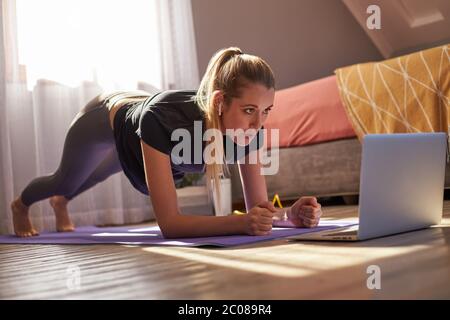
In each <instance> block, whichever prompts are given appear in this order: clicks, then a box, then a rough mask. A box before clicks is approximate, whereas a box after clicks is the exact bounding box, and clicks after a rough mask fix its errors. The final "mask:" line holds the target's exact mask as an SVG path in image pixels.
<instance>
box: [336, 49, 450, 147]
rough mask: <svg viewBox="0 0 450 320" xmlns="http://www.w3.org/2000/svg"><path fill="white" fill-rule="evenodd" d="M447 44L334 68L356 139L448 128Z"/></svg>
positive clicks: (449, 63) (449, 79)
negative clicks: (394, 56)
mask: <svg viewBox="0 0 450 320" xmlns="http://www.w3.org/2000/svg"><path fill="white" fill-rule="evenodd" d="M449 49H450V45H444V46H439V47H435V48H431V49H427V50H423V51H419V52H415V53H412V54H408V55H405V56H401V57H397V58H393V59H389V60H385V61H380V62H370V63H362V64H356V65H352V66H348V67H344V68H339V69H336V70H335V73H336V76H337V83H338V87H339V94H340V96H341V99H342V102H343V104H344V108H345V110H346V112H347V114H348V116H349V118H350V120H351V122H352V125H353V129H354V130H355V132H356V134H357V136H358V139H359V140H360V141H362V137H363V136H364V134H367V133H397V132H433V131H443V132H448V126H449V123H450V119H449V116H450V113H449V107H450V89H449V88H450V50H449Z"/></svg>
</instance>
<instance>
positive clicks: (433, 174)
mask: <svg viewBox="0 0 450 320" xmlns="http://www.w3.org/2000/svg"><path fill="white" fill-rule="evenodd" d="M447 146H448V144H447V134H446V133H444V132H439V133H398V134H368V135H366V136H364V138H363V150H362V159H361V175H360V189H359V212H358V213H359V225H353V226H350V227H344V228H339V229H334V230H325V231H320V232H312V233H307V234H302V235H298V236H293V237H289V238H290V239H295V240H325V241H359V240H367V239H372V238H377V237H383V236H388V235H392V234H396V233H402V232H407V231H412V230H418V229H423V228H427V227H429V226H431V225H435V224H439V223H440V221H441V218H442V210H443V198H444V194H443V193H444V183H445V164H446V159H447V156H448V149H447Z"/></svg>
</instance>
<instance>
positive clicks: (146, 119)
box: [136, 108, 171, 154]
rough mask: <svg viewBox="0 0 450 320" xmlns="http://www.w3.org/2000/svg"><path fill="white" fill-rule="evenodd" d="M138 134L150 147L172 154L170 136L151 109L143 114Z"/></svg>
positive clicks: (147, 109)
mask: <svg viewBox="0 0 450 320" xmlns="http://www.w3.org/2000/svg"><path fill="white" fill-rule="evenodd" d="M136 134H137V135H138V136H139V138H141V139H142V140H143V141H144V142H145V143H146V144H148V145H149V146H151V147H153V148H155V149H156V150H158V151H160V152H162V153H165V154H170V151H171V144H170V135H169V133H168V132H167V130H166V129H165V128H164V126H163V125H162V123H161V121H160V120H159V119H158V117H157V115H156V114H155V113H154V112H153V110H152V109H151V108H146V109H145V110H143V112H142V113H141V117H140V119H139V126H138V129H137V130H136Z"/></svg>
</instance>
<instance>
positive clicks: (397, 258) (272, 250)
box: [0, 201, 450, 299]
mask: <svg viewBox="0 0 450 320" xmlns="http://www.w3.org/2000/svg"><path fill="white" fill-rule="evenodd" d="M356 213H357V207H356V206H331V207H324V215H325V217H324V219H326V218H329V217H334V218H343V219H344V218H348V217H352V216H355V215H356ZM442 223H443V224H442V225H441V226H437V227H433V228H430V229H427V230H421V231H416V232H410V233H404V234H400V235H396V236H391V237H386V238H380V239H375V240H371V241H364V242H360V243H336V242H335V243H331V242H321V243H319V242H288V241H286V240H275V241H271V242H265V243H259V244H255V245H251V246H245V247H239V248H232V249H199V248H172V247H133V246H123V245H122V246H121V245H0V298H1V299H78V298H80V299H304V298H308V299H330V298H338V299H387V298H394V299H404V298H407V299H409V298H417V299H423V298H425V299H427V298H447V299H449V298H450V228H449V227H450V201H446V202H445V205H444V219H443V221H442ZM370 265H376V266H378V267H379V268H380V271H381V289H379V290H377V289H375V290H370V289H368V287H367V278H368V277H369V276H370V275H369V274H367V268H368V267H369V266H370ZM77 279H79V280H80V281H79V286H78V285H77V283H78V282H77Z"/></svg>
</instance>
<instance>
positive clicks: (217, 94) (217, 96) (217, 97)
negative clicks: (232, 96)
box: [213, 90, 224, 116]
mask: <svg viewBox="0 0 450 320" xmlns="http://www.w3.org/2000/svg"><path fill="white" fill-rule="evenodd" d="M223 101H224V99H223V94H222V92H221V91H220V90H215V91H214V92H213V103H214V107H215V108H216V110H217V113H218V115H219V116H221V115H222V112H223Z"/></svg>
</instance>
